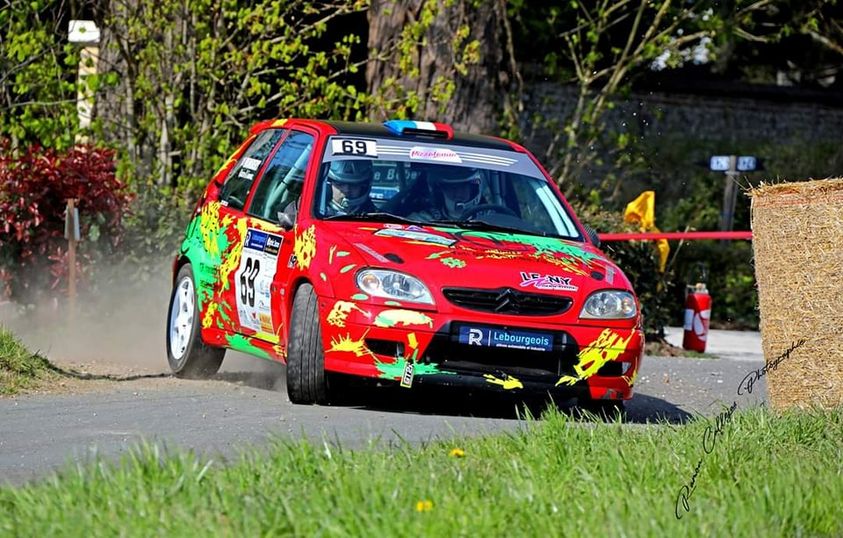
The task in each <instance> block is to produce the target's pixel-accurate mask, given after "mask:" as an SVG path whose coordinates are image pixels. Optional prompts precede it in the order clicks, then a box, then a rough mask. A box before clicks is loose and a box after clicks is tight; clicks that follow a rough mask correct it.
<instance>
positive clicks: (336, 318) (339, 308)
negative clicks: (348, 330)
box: [325, 301, 372, 327]
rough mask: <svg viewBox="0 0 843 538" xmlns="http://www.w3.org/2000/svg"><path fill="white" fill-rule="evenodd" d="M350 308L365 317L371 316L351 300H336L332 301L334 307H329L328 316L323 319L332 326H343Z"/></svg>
mask: <svg viewBox="0 0 843 538" xmlns="http://www.w3.org/2000/svg"><path fill="white" fill-rule="evenodd" d="M352 310H357V311H358V312H360V313H361V314H363V315H364V316H366V317H367V318H370V317H372V314H371V313H369V312H367V311H365V310H363V309H362V308H360V307H359V306H357V305H356V304H354V303H352V302H349V301H337V302H336V303H334V307H333V308H331V312H330V314H328V317H327V318H325V321H327V322H328V324H330V325H333V326H334V327H345V320H346V319H348V314H349V313H351V311H352Z"/></svg>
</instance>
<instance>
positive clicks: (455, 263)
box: [439, 258, 465, 269]
mask: <svg viewBox="0 0 843 538" xmlns="http://www.w3.org/2000/svg"><path fill="white" fill-rule="evenodd" d="M439 261H441V262H442V263H444V264H445V265H446V266H448V267H450V268H451V269H462V268H463V267H465V262H464V261H462V260H458V259H456V258H442V259H440V260H439Z"/></svg>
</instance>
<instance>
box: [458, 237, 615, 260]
mask: <svg viewBox="0 0 843 538" xmlns="http://www.w3.org/2000/svg"><path fill="white" fill-rule="evenodd" d="M461 235H462V236H464V237H477V238H480V239H488V240H490V241H509V242H512V243H518V244H519V245H527V246H531V247H533V248H535V249H536V255H540V254H544V253H548V254H564V255H566V256H570V257H572V258H576V259H577V260H579V261H581V262H583V263H588V262H590V261H592V260H602V259H603V258H601V257H600V256H598V255H597V254H592V253H591V252H586V251H585V250H583V249H581V248H579V247H577V246H574V245H571V244H568V243H566V242H565V241H563V240H561V239H556V238H554V237H539V236H535V235H521V234H508V233H499V232H497V233H496V232H479V231H469V232H464V233H462V234H461Z"/></svg>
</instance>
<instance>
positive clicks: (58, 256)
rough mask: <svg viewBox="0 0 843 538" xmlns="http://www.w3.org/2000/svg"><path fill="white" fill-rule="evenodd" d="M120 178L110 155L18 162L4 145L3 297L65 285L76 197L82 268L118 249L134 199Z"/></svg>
mask: <svg viewBox="0 0 843 538" xmlns="http://www.w3.org/2000/svg"><path fill="white" fill-rule="evenodd" d="M114 172H115V170H114V151H113V150H109V149H102V148H96V147H93V146H76V147H74V148H72V149H70V150H67V151H65V152H61V153H59V152H56V151H55V150H53V149H48V148H41V147H37V146H35V147H31V148H28V149H27V150H25V151H23V152H20V153H19V154H18V155H13V154H12V153H11V152H9V151H8V149H7V146H5V145H3V144H0V298H2V297H3V296H4V295H5V296H6V297H8V296H17V295H24V294H26V292H27V291H34V290H35V288H50V289H56V288H63V287H65V286H66V285H67V278H66V275H67V263H66V256H67V241H66V240H65V239H64V220H65V218H64V217H65V215H64V214H65V207H66V205H67V200H68V199H70V198H76V199H77V200H78V202H77V206H78V207H79V214H80V221H81V227H82V238H83V242H82V244H81V245H80V246H81V247H82V251H81V252H80V254H81V256H80V257H81V258H82V259H81V260H79V261H80V264H79V265H80V266H79V268H80V269H82V267H81V265H82V264H81V261H82V260H85V259H87V260H90V257H91V254H92V252H93V251H94V250H97V248H98V249H100V250H101V249H102V248H106V249H113V248H114V247H116V246H117V244H118V243H119V241H120V237H121V235H122V231H123V227H122V217H123V215H124V214H125V212H126V211H127V208H128V204H129V202H130V200H131V196H130V194H129V192H128V190H127V188H126V186H125V185H124V184H123V183H122V182H120V181H119V180H117V178H116V177H115V173H114ZM92 243H95V245H92ZM94 246H95V247H97V248H93V249H92V248H91V247H94ZM45 270H46V273H45ZM45 274H46V275H49V276H45Z"/></svg>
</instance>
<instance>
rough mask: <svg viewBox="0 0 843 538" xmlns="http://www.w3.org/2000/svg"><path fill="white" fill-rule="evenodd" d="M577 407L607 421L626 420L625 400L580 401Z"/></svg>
mask: <svg viewBox="0 0 843 538" xmlns="http://www.w3.org/2000/svg"><path fill="white" fill-rule="evenodd" d="M577 407H579V408H580V411H588V412H589V413H593V414H594V415H597V416H598V417H599V418H600V419H602V420H605V421H609V422H615V421H616V420H620V421H621V422H623V421H625V420H626V406H625V404H624V402H623V400H579V401H578V402H577Z"/></svg>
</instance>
